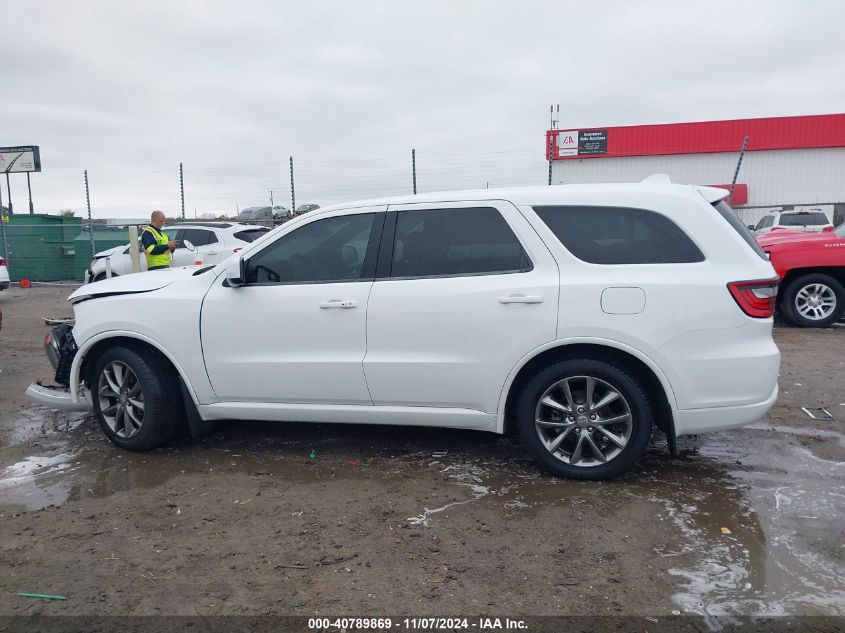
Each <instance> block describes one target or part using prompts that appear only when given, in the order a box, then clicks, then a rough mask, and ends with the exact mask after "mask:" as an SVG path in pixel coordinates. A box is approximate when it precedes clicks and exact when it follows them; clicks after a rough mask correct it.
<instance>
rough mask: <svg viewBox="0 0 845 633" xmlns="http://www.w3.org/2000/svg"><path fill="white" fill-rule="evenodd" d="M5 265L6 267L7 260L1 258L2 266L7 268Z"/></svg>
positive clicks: (0, 263)
mask: <svg viewBox="0 0 845 633" xmlns="http://www.w3.org/2000/svg"><path fill="white" fill-rule="evenodd" d="M5 265H6V258H5V257H0V266H5Z"/></svg>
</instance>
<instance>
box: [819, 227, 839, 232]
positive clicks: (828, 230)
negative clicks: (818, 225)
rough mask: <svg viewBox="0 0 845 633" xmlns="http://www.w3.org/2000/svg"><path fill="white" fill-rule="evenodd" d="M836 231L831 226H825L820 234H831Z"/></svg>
mask: <svg viewBox="0 0 845 633" xmlns="http://www.w3.org/2000/svg"><path fill="white" fill-rule="evenodd" d="M835 230H836V229H835V228H834V227H832V226H826V227H824V228H823V229H822V233H833V232H834V231H835Z"/></svg>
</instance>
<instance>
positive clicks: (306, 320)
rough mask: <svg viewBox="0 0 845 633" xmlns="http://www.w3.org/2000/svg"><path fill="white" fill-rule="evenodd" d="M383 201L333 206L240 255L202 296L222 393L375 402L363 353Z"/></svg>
mask: <svg viewBox="0 0 845 633" xmlns="http://www.w3.org/2000/svg"><path fill="white" fill-rule="evenodd" d="M384 210H385V207H384V206H381V207H367V208H362V209H356V210H354V211H345V212H333V213H332V214H330V215H326V216H318V217H316V218H314V219H313V220H312V221H310V222H308V223H307V224H304V225H299V226H297V227H296V228H295V229H294V230H292V231H288V232H287V233H284V234H283V235H281V236H279V237H278V238H277V239H275V240H273V241H272V242H269V243H267V244H265V245H262V247H261V248H260V249H259V250H257V251H256V252H250V253H247V255H246V256H245V264H244V265H245V271H246V273H245V274H246V279H245V285H243V286H241V287H229V285H228V283H227V282H226V281H225V280H224V276H221V277H220V279H218V280H217V281H216V282H215V283H214V284H213V285H212V287H211V289H210V290H209V292H208V294H207V295H206V297H205V300H204V301H203V307H202V317H201V335H202V346H203V355H204V357H205V364H206V369H207V371H208V377H209V379H210V381H211V384H212V386H213V388H214V391H215V393H216V394H217V396H218V397H219V398H220V399H221V400H222V401H242V402H248V401H254V402H279V403H301V404H306V403H310V404H359V405H360V404H372V400H371V398H370V395H369V392H368V390H367V384H366V381H365V380H364V371H363V367H362V363H363V360H364V353H365V351H366V320H367V298H368V295H369V292H370V288H371V286H372V284H373V278H374V274H375V262H376V257H377V255H378V252H377V251H378V244H379V240H380V237H381V229H382V224H383V222H384V217H385V214H384Z"/></svg>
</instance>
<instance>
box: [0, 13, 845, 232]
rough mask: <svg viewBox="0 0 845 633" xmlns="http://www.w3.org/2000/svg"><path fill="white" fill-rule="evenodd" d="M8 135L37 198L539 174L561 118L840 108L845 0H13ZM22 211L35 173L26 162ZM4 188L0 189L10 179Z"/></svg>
mask: <svg viewBox="0 0 845 633" xmlns="http://www.w3.org/2000/svg"><path fill="white" fill-rule="evenodd" d="M2 20H3V24H4V26H3V29H2V31H3V34H2V37H0V59H2V63H0V91H2V92H0V146H6V145H16V144H36V145H40V146H41V157H42V169H43V171H42V173H40V174H33V175H32V189H33V197H34V201H35V204H36V211H44V212H55V211H57V210H59V209H64V208H71V209H74V210H76V211H77V213H78V214H80V215H82V214H84V211H85V196H84V187H83V180H82V172H83V170H84V169H87V170H88V173H89V178H90V184H91V201H92V206H93V213H94V216H95V217H117V216H124V217H126V216H132V217H141V216H144V215H146V214H148V213H149V211H150V210H151V209H154V208H162V209H164V210H165V211H166V212H167V213H168V215H177V214H178V213H179V206H180V200H179V163H180V162H183V163H184V165H185V181H186V207H187V213H188V215H189V216H192V215H193V213H194V209H196V210H197V212H198V213H203V212H209V211H212V212H218V211H233V210H234V209H235V205H238V206H239V207H240V208H243V207H245V206H250V205H256V204H266V203H267V202H268V200H269V190H271V189H272V190H274V195H275V199H276V202H277V204H278V203H279V202H281V203H282V204H285V205H286V206H289V205H290V180H289V173H288V157H289V156H294V160H295V170H296V172H295V174H296V199H297V204H300V203H305V202H317V203H320V204H327V203H330V202H338V201H343V200H350V199H356V198H363V197H372V196H378V195H389V194H395V193H409V192H410V189H411V173H410V150H411V148H416V150H417V157H418V161H417V168H418V183H419V189H420V190H421V191H432V190H438V189H455V188H467V187H484V186H486V185H487V184H488V183H489V185H490V186H509V185H519V184H542V183H544V182H545V179H546V169H547V167H546V164H545V162H544V158H543V138H544V131H545V130H546V129H547V127H548V124H549V111H548V108H549V104H552V103H559V104H560V106H561V117H560V118H561V127H563V128H576V129H577V128H578V127H587V126H604V125H624V124H639V123H663V122H675V121H695V120H707V119H725V118H745V117H756V116H773V115H794V114H821V113H831V112H843V111H845V81H843V79H844V78H845V54H843V52H842V36H841V29H842V24H843V23H845V3H842V2H838V1H827V2H825V1H799V0H795V1H794V2H776V1H769V0H767V1H765V2H747V3H744V2H740V1H731V2H718V1H710V2H696V3H691V2H668V1H665V2H646V1H642V0H638V1H637V2H629V1H628V2H599V1H594V2H579V3H575V2H564V1H561V0H558V1H557V2H530V1H526V0H521V1H520V2H504V1H502V2H464V1H457V0H450V1H444V2H426V1H422V2H414V3H404V2H395V1H385V2H368V1H363V0H362V1H361V2H349V1H348V0H346V1H338V2H334V1H331V2H325V1H315V2H310V3H293V2H289V3H282V2H279V1H275V2H273V1H266V2H257V1H255V2H254V1H249V0H240V1H239V2H185V1H180V2H172V1H167V2H154V1H150V0H144V1H143V2H133V1H121V2H104V1H101V2H79V1H75V2H64V3H61V2H58V1H54V2H40V1H33V0H28V1H27V2H8V3H5V4H4V7H3V11H2ZM12 180H13V183H12V195H13V199H14V203H15V210H16V211H17V212H19V213H20V212H26V211H27V196H26V178H25V176H24V175H23V174H16V175H13V176H12ZM5 189H6V188H5V183H4V186H3V201H4V203H7V202H8V200H7V195H6V190H5Z"/></svg>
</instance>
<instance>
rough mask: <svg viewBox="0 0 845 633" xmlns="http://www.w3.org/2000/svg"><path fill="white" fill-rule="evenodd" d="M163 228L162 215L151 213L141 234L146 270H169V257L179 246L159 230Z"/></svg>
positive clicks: (155, 212) (156, 212)
mask: <svg viewBox="0 0 845 633" xmlns="http://www.w3.org/2000/svg"><path fill="white" fill-rule="evenodd" d="M163 226H164V213H163V212H162V211H153V213H152V215H151V216H150V224H149V226H148V227H147V228H145V229H144V232H143V233H141V245H142V246H143V248H144V256H145V257H146V258H147V270H166V269H167V268H170V255H171V253H173V251H174V250H176V247H177V246H179V242H178V241H176V240H171V239H170V238H169V237H168V236H167V234H166V233H164V232H163V231H162V230H161V227H163Z"/></svg>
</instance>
